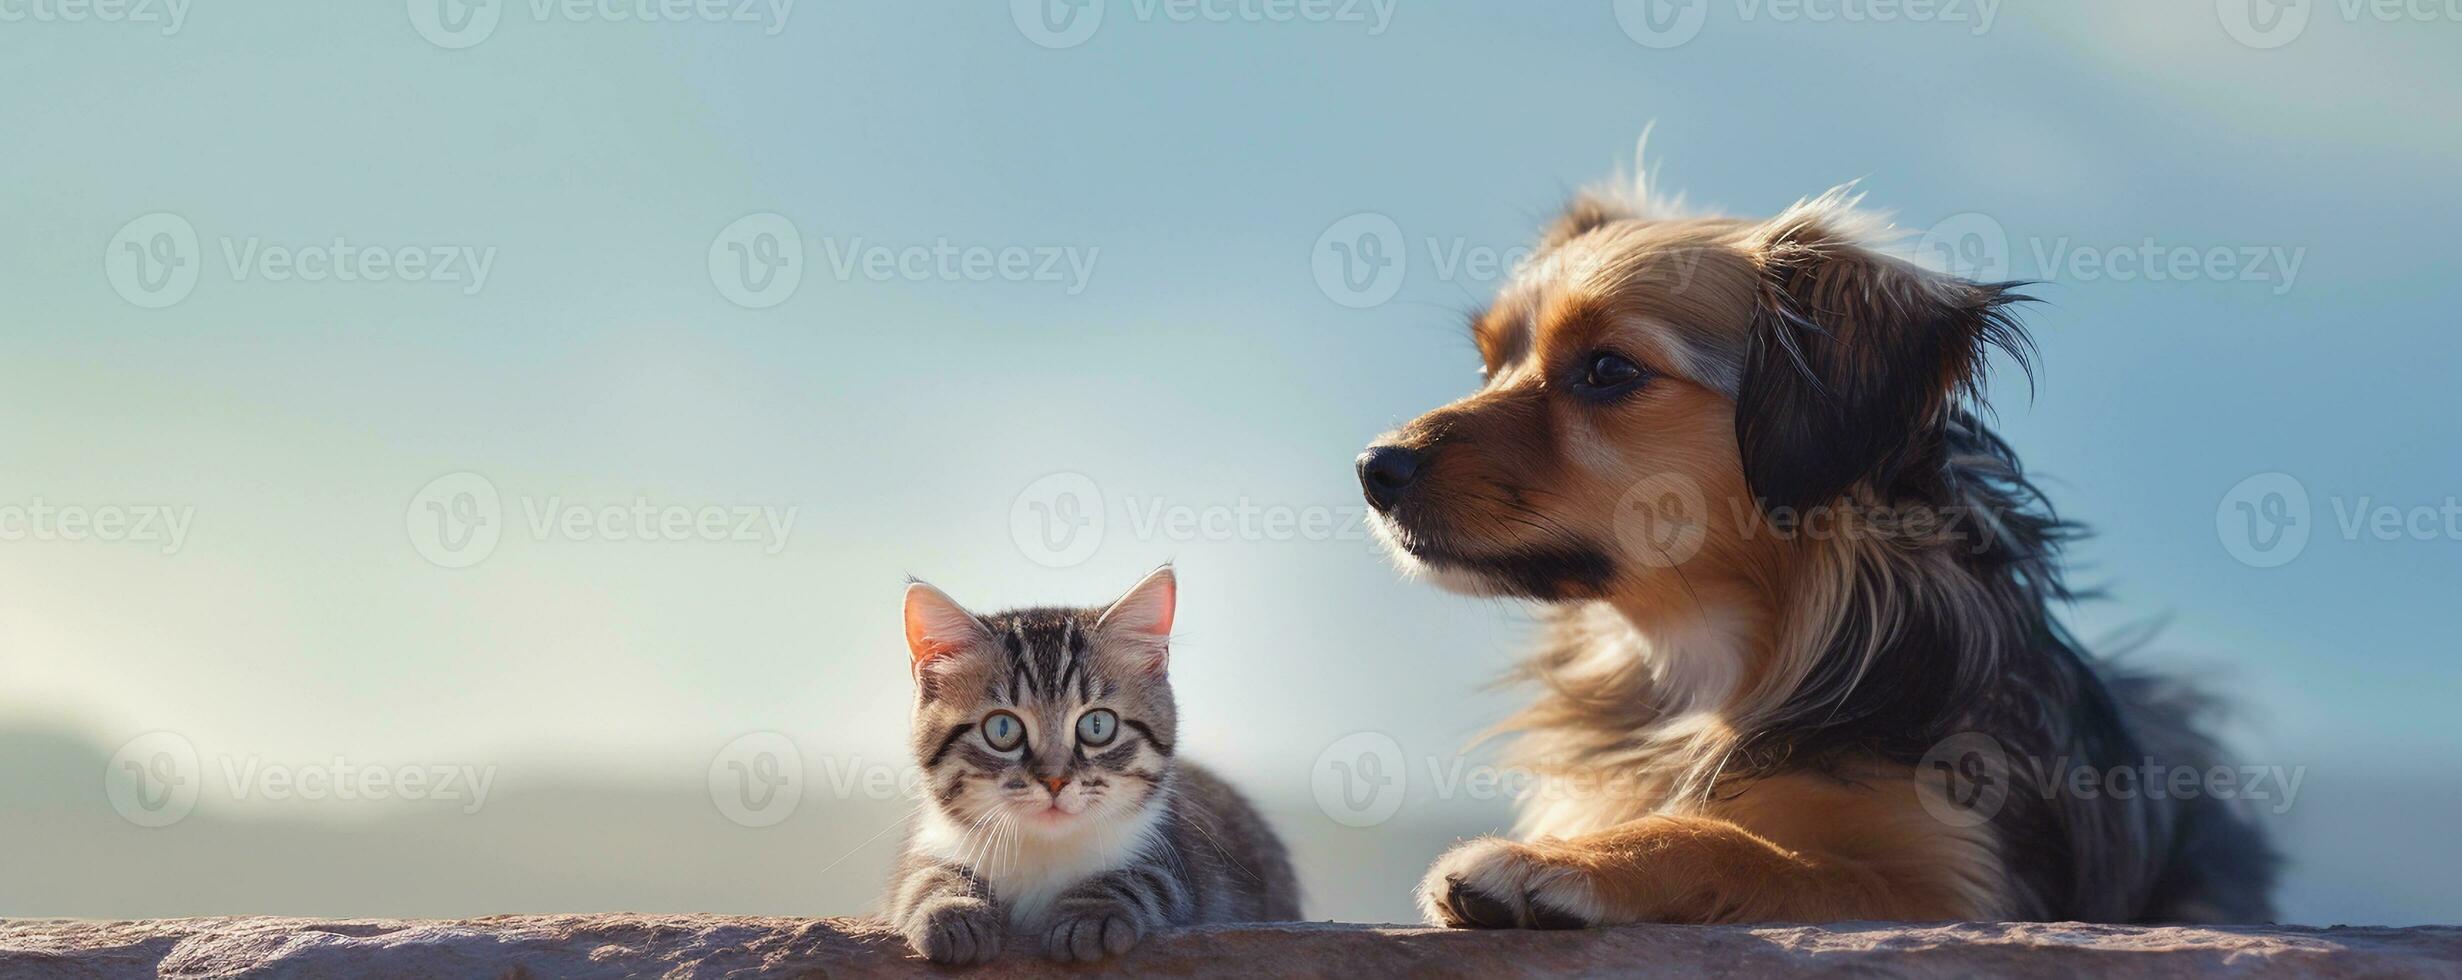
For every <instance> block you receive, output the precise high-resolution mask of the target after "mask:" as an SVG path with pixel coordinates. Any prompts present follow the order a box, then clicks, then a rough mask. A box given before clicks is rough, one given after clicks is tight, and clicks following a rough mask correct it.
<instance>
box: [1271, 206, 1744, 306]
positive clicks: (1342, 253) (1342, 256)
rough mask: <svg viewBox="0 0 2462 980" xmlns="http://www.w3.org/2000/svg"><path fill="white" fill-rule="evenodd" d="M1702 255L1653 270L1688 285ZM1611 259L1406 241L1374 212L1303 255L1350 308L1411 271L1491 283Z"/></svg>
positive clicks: (1329, 230)
mask: <svg viewBox="0 0 2462 980" xmlns="http://www.w3.org/2000/svg"><path fill="white" fill-rule="evenodd" d="M1414 244H1416V245H1417V246H1418V250H1417V251H1414V250H1413V249H1412V246H1413V245H1414ZM1708 254H1709V252H1708V250H1705V249H1682V250H1669V251H1668V252H1666V253H1665V254H1664V255H1663V256H1662V258H1663V260H1664V264H1663V265H1661V266H1659V267H1658V269H1659V270H1660V271H1662V272H1663V273H1664V274H1666V275H1667V276H1668V277H1669V279H1670V281H1669V282H1667V283H1666V284H1665V285H1667V286H1668V287H1669V288H1671V289H1677V290H1681V289H1683V288H1684V287H1685V286H1687V285H1689V284H1690V283H1691V282H1692V280H1693V276H1694V274H1695V273H1696V272H1697V271H1698V270H1699V269H1700V265H1701V260H1702V259H1703V258H1704V257H1705V256H1707V255H1708ZM1415 257H1416V258H1415ZM1613 260H1614V256H1612V255H1611V254H1609V253H1606V252H1589V251H1581V252H1574V253H1572V254H1570V255H1568V254H1565V253H1562V252H1542V251H1540V250H1539V249H1538V247H1537V246H1535V245H1531V244H1525V243H1516V244H1510V245H1496V244H1493V243H1486V242H1478V241H1474V240H1472V239H1470V238H1468V237H1466V236H1461V235H1452V236H1445V235H1423V236H1419V237H1418V238H1417V239H1416V240H1415V241H1414V240H1413V239H1412V238H1411V237H1410V236H1406V235H1404V234H1403V232H1402V226H1401V225H1400V224H1399V223H1397V222H1396V221H1394V219H1393V218H1391V217H1389V216H1387V215H1384V214H1381V213H1378V212H1375V211H1362V212H1359V213H1357V214H1353V215H1348V216H1345V217H1343V218H1341V219H1339V220H1337V221H1335V222H1333V223H1332V224H1330V225H1327V226H1326V227H1325V230H1324V231H1322V232H1320V233H1318V235H1317V238H1316V244H1315V245H1314V246H1313V247H1312V248H1311V249H1310V250H1309V253H1308V263H1309V269H1310V271H1311V272H1313V273H1314V274H1315V276H1316V284H1317V289H1319V290H1320V291H1322V292H1324V294H1325V298H1327V299H1330V300H1333V301H1334V302H1336V303H1339V304H1341V305H1343V306H1346V307H1350V308H1351V309H1355V310H1356V309H1367V308H1369V307H1374V306H1382V305H1384V304H1385V303H1387V302H1389V301H1391V300H1392V299H1393V298H1394V295H1395V294H1396V293H1399V292H1401V290H1402V286H1403V284H1404V283H1405V282H1406V281H1407V280H1408V279H1409V278H1410V276H1411V275H1412V274H1413V270H1414V269H1415V268H1416V269H1423V270H1424V273H1423V274H1424V275H1426V276H1429V277H1431V278H1433V279H1434V280H1435V281H1437V282H1445V283H1457V284H1469V285H1494V284H1496V283H1501V282H1505V281H1508V280H1512V279H1516V278H1520V277H1522V276H1524V275H1544V276H1550V277H1555V278H1561V279H1571V280H1580V279H1584V278H1587V277H1588V276H1590V275H1591V274H1592V273H1595V272H1600V271H1604V269H1605V264H1606V263H1610V262H1612V261H1613Z"/></svg>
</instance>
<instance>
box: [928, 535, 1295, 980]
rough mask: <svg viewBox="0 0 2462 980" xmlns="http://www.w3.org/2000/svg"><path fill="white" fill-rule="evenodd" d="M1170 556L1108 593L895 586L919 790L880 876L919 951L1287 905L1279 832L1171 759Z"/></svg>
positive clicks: (956, 953)
mask: <svg viewBox="0 0 2462 980" xmlns="http://www.w3.org/2000/svg"><path fill="white" fill-rule="evenodd" d="M1177 598H1178V586H1177V585H1176V584H1175V583H1174V581H1173V579H1172V575H1171V569H1170V568H1169V567H1168V566H1166V567H1164V568H1162V569H1159V570H1157V571H1155V572H1154V573H1153V574H1151V575H1148V576H1146V578H1145V580H1144V581H1141V582H1139V583H1137V585H1136V587H1135V588H1132V589H1130V590H1129V591H1128V594H1127V595H1124V596H1121V597H1120V599H1119V601H1117V602H1114V603H1112V604H1111V606H1110V607H1109V608H1107V609H1021V610H1016V611H1013V612H1004V613H995V614H992V615H988V616H977V615H975V614H973V613H971V612H968V611H966V609H965V607H963V606H960V605H958V604H957V603H956V602H955V601H953V600H951V599H950V598H949V597H948V596H947V595H946V594H943V593H942V592H941V591H940V590H939V589H935V588H933V587H931V586H929V585H924V584H922V583H920V582H918V583H915V584H913V585H910V586H907V589H906V645H907V649H908V651H909V652H910V653H911V654H912V655H913V657H914V662H913V670H914V675H915V686H916V699H915V716H914V734H913V741H914V748H915V759H916V761H917V762H919V763H921V765H922V767H923V772H924V777H925V778H924V782H923V785H924V794H925V800H924V803H923V807H922V810H921V813H920V815H919V817H918V818H917V820H916V822H915V824H914V826H913V827H912V829H911V832H910V834H909V836H908V839H907V842H906V852H905V855H904V856H903V857H902V858H901V859H900V860H899V862H898V870H897V874H896V877H895V879H893V880H892V882H891V884H890V891H889V900H888V905H889V918H890V921H891V923H893V924H894V925H895V926H896V927H897V929H898V931H899V932H901V933H903V934H905V936H906V940H907V942H908V943H909V944H911V945H913V946H914V948H915V951H916V952H918V953H921V954H923V955H924V956H926V957H929V958H931V959H932V960H934V961H936V962H940V963H982V962H985V961H988V960H990V959H992V958H993V957H994V956H997V955H999V953H1000V949H1001V946H1002V943H1003V940H1004V939H1006V938H1009V937H1022V938H1023V939H1025V940H1026V941H1029V942H1032V941H1036V940H1038V939H1039V940H1040V942H1041V943H1042V948H1043V951H1044V952H1045V953H1047V954H1048V955H1050V956H1051V958H1053V959H1055V960H1060V961H1063V962H1070V961H1093V960H1100V959H1102V958H1104V957H1106V956H1116V955H1119V954H1121V953H1124V952H1127V951H1128V950H1129V948H1130V947H1132V946H1135V945H1136V944H1137V941H1138V940H1139V939H1141V938H1143V937H1144V936H1145V935H1147V934H1148V933H1152V932H1154V931H1156V930H1160V929H1164V928H1167V927H1171V926H1182V925H1195V924H1199V923H1209V922H1244V921H1265V920H1276V919H1295V918H1298V917H1299V885H1298V881H1297V879H1296V878H1295V877H1294V876H1293V875H1292V873H1291V863H1290V859H1289V856H1288V855H1287V853H1286V852H1285V851H1284V850H1283V847H1282V842H1281V841H1280V840H1278V839H1276V838H1275V837H1274V832H1273V830H1272V829H1271V828H1270V827H1268V826H1266V823H1265V821H1264V819H1263V818H1261V817H1259V816H1258V815H1257V812H1256V811H1255V810H1254V809H1252V808H1250V807H1249V805H1248V803H1247V801H1246V800H1243V799H1241V798H1240V795H1239V794H1238V793H1237V792H1234V791H1233V790H1232V789H1231V787H1230V786H1228V785H1226V784H1224V783H1223V781H1222V780H1220V779H1218V778H1216V777H1215V776H1214V775H1213V774H1211V773H1208V772H1206V771H1205V770H1203V769H1200V768H1197V767H1196V766H1195V765H1193V764H1189V763H1183V762H1177V761H1176V760H1175V759H1174V757H1173V753H1174V752H1175V750H1176V749H1177V748H1178V745H1177V742H1176V739H1177V738H1178V730H1177V721H1178V711H1177V709H1176V708H1175V707H1174V705H1173V702H1172V698H1171V679H1170V677H1169V676H1168V675H1167V674H1166V673H1165V667H1166V666H1167V665H1168V662H1169V660H1170V639H1171V617H1172V611H1173V607H1174V605H1175V603H1176V602H1177Z"/></svg>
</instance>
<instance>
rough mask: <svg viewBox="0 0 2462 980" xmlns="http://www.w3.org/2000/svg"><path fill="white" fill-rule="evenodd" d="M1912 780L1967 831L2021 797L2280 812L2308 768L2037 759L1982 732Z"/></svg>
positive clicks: (1956, 739) (1947, 749)
mask: <svg viewBox="0 0 2462 980" xmlns="http://www.w3.org/2000/svg"><path fill="white" fill-rule="evenodd" d="M1916 778H1917V779H1918V780H1919V781H1921V782H1922V784H1923V785H1924V787H1925V789H1926V790H1927V791H1928V792H1925V793H1924V794H1922V797H1921V798H1922V802H1923V806H1924V809H1925V810H1926V811H1927V812H1929V813H1931V814H1932V816H1933V817H1934V818H1935V819H1938V820H1940V821H1941V822H1943V823H1947V824H1950V825H1951V826H1957V827H1972V826H1976V825H1979V824H1982V823H1985V822H1988V821H1990V820H1991V819H1992V818H1994V817H1996V816H1998V815H1999V814H2000V813H2001V811H2002V809H2003V808H2004V807H2006V806H2007V805H2008V803H2009V800H2010V798H2012V797H2014V796H2018V795H2020V794H2030V795H2032V796H2034V797H2036V798H2039V799H2042V800H2045V801H2060V800H2071V801H2093V800H2122V801H2127V800H2138V799H2146V800H2192V799H2213V800H2225V801H2236V802H2239V803H2242V804H2245V805H2254V806H2264V807H2266V808H2267V809H2269V810H2271V811H2272V812H2274V813H2277V814H2280V813H2286V812H2289V811H2290V809H2291V807H2292V806H2293V805H2294V804H2295V803H2297V802H2298V800H2299V795H2300V785H2301V784H2302V783H2304V782H2306V781H2307V779H2308V767H2307V766H2282V765H2241V764H2229V763H2220V762H2206V763H2200V764H2189V763H2184V762H2182V761H2180V760H2176V759H2158V758H2156V757H2153V756H2140V757H2138V758H2135V759H2121V760H2106V761H2100V762H2097V761H2092V760H2087V759H2080V758H2076V757H2074V756H2070V755H2066V754H2060V755H2053V756H2050V757H2048V758H2037V757H2030V756H2026V755H2023V754H2019V753H2013V752H2011V751H2009V749H2008V747H2007V746H2006V745H2004V744H2003V743H2002V742H2001V741H2000V740H1999V739H1996V738H1993V737H1992V736H1989V735H1985V734H1983V733H1981V732H1961V733H1958V734H1956V735H1952V736H1950V737H1948V738H1946V739H1942V740H1941V741H1940V742H1939V743H1938V744H1936V745H1934V746H1933V747H1932V748H1931V750H1930V751H1927V752H1925V753H1924V756H1923V758H1922V759H1921V760H1919V761H1918V763H1917V765H1916Z"/></svg>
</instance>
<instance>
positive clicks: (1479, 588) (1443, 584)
mask: <svg viewBox="0 0 2462 980" xmlns="http://www.w3.org/2000/svg"><path fill="white" fill-rule="evenodd" d="M1369 526H1371V527H1373V528H1375V529H1376V539H1377V540H1378V541H1379V542H1382V543H1383V544H1384V545H1385V554H1386V555H1387V556H1388V557H1390V558H1391V559H1392V560H1393V566H1394V568H1396V569H1398V570H1400V571H1401V573H1402V574H1403V575H1406V576H1409V577H1411V578H1415V579H1421V580H1423V581H1426V582H1427V583H1428V584H1430V585H1433V586H1436V587H1437V588H1439V589H1443V590H1445V591H1447V592H1451V593H1453V594H1455V595H1466V596H1476V597H1480V598H1490V597H1495V596H1511V595H1514V594H1515V593H1514V592H1513V591H1512V590H1510V589H1507V588H1505V587H1504V585H1503V584H1502V583H1499V582H1497V581H1496V580H1495V579H1493V578H1490V577H1488V576H1486V575H1482V574H1480V573H1478V572H1474V571H1470V570H1467V569H1461V568H1440V567H1438V566H1436V565H1432V564H1429V563H1428V562H1427V561H1426V560H1424V559H1422V558H1420V557H1419V556H1418V555H1414V554H1411V550H1410V548H1408V547H1407V546H1405V545H1404V544H1403V543H1402V539H1403V536H1404V534H1403V531H1402V529H1400V528H1397V527H1395V526H1393V522H1392V521H1389V520H1386V519H1385V515H1383V514H1377V515H1374V517H1373V519H1372V520H1370V521H1369Z"/></svg>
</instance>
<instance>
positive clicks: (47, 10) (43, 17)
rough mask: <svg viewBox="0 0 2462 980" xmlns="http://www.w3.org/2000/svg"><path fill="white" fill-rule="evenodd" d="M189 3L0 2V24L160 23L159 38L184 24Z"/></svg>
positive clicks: (140, 0) (133, 0) (108, 0)
mask: <svg viewBox="0 0 2462 980" xmlns="http://www.w3.org/2000/svg"><path fill="white" fill-rule="evenodd" d="M191 2H192V0H0V24H23V23H35V24H89V23H91V24H160V25H162V36H164V37H170V36H171V35H173V34H177V33H179V32H180V27H181V26H182V25H185V24H187V23H188V6H189V4H190V3H191Z"/></svg>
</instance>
